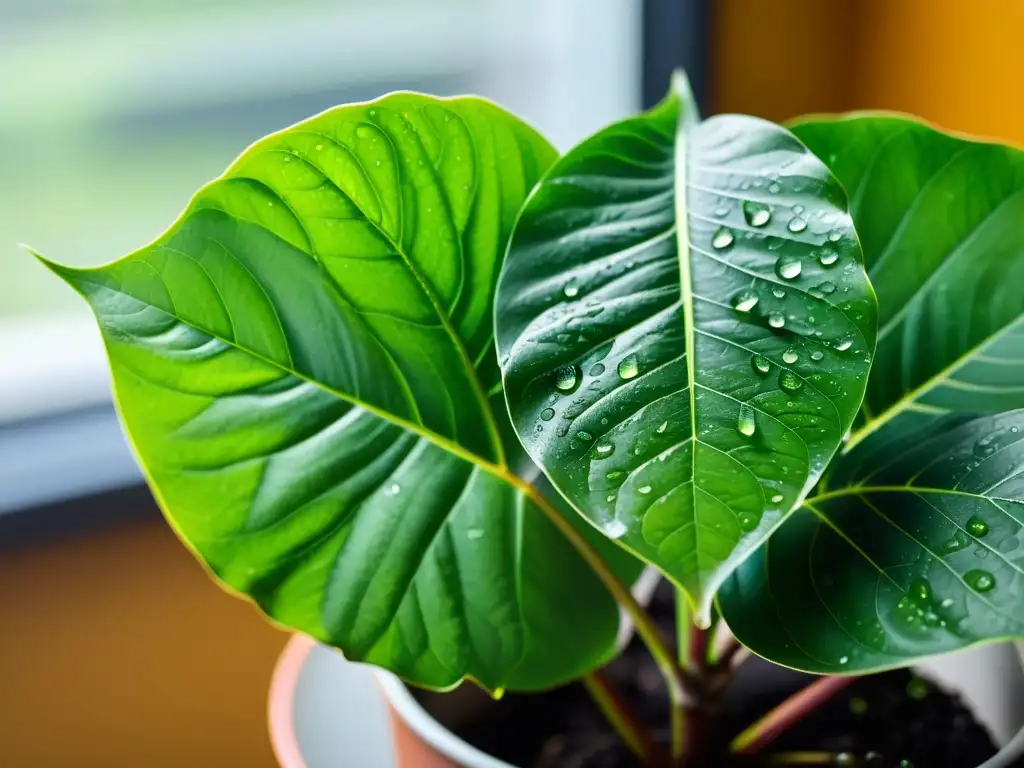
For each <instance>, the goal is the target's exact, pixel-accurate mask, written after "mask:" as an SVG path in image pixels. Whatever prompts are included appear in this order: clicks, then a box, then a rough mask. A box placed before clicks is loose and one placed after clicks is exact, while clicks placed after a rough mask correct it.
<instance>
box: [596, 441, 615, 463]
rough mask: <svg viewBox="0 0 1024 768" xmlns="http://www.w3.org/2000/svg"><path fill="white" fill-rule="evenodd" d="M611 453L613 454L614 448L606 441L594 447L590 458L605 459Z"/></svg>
mask: <svg viewBox="0 0 1024 768" xmlns="http://www.w3.org/2000/svg"><path fill="white" fill-rule="evenodd" d="M613 453H615V446H614V445H612V444H611V443H609V442H607V441H604V442H600V443H598V444H597V445H595V446H594V450H593V452H592V453H591V456H592V457H593V458H595V459H607V458H608V457H609V456H611V455H612V454H613Z"/></svg>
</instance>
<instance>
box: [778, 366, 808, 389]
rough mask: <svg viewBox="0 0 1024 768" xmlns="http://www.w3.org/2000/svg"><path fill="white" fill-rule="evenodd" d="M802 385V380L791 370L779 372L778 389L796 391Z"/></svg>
mask: <svg viewBox="0 0 1024 768" xmlns="http://www.w3.org/2000/svg"><path fill="white" fill-rule="evenodd" d="M803 385H804V383H803V381H802V380H801V379H800V378H799V377H798V376H797V375H796V374H795V373H793V372H792V371H786V370H783V371H781V372H780V373H779V389H781V390H782V391H783V392H796V391H798V390H799V389H800V388H801V387H802V386H803Z"/></svg>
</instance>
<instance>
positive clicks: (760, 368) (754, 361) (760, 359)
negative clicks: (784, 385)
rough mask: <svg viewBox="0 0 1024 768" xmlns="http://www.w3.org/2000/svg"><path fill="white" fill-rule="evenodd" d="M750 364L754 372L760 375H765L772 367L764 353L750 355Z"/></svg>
mask: <svg viewBox="0 0 1024 768" xmlns="http://www.w3.org/2000/svg"><path fill="white" fill-rule="evenodd" d="M750 365H751V367H752V368H753V369H754V373H757V374H758V375H760V376H767V375H768V373H769V372H770V371H771V369H772V364H771V361H769V360H768V358H767V357H765V356H764V355H757V354H755V355H751V356H750Z"/></svg>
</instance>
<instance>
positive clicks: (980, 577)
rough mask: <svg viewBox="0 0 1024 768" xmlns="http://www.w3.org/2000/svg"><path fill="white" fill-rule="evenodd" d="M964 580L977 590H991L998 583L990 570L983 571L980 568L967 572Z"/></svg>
mask: <svg viewBox="0 0 1024 768" xmlns="http://www.w3.org/2000/svg"><path fill="white" fill-rule="evenodd" d="M964 581H966V582H967V586H969V587H970V588H971V589H973V590H974V591H975V592H989V591H990V590H991V589H992V588H993V587H994V586H995V585H996V579H995V577H994V576H993V575H992V574H991V573H989V572H988V571H983V570H981V569H980V568H975V569H973V570H970V571H968V572H967V573H965V574H964Z"/></svg>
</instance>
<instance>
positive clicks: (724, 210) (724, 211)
mask: <svg viewBox="0 0 1024 768" xmlns="http://www.w3.org/2000/svg"><path fill="white" fill-rule="evenodd" d="M712 213H714V215H715V216H716V217H718V218H719V219H724V218H725V217H726V216H728V215H729V206H727V205H720V206H718V207H717V208H715V210H714V211H712Z"/></svg>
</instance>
